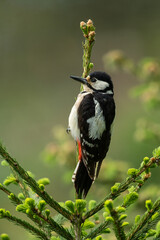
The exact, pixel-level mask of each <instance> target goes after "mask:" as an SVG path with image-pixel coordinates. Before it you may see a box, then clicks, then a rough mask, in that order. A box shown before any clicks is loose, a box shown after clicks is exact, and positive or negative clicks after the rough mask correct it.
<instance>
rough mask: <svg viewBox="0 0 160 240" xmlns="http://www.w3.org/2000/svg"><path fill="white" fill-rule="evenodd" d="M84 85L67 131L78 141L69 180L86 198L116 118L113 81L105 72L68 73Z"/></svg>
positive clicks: (70, 117) (106, 149)
mask: <svg viewBox="0 0 160 240" xmlns="http://www.w3.org/2000/svg"><path fill="white" fill-rule="evenodd" d="M71 78H73V79H74V80H77V81H79V82H81V83H82V84H83V88H84V91H82V92H80V94H79V95H78V97H77V100H76V102H75V104H74V105H73V107H72V110H71V113H70V115H69V130H70V132H71V135H72V136H73V138H74V139H75V141H76V142H77V143H78V148H79V161H78V164H77V166H76V169H75V171H74V174H73V177H72V181H73V182H74V184H75V189H76V192H77V194H78V196H79V197H81V196H82V195H83V197H86V195H87V193H88V191H89V189H90V187H91V185H92V183H93V182H94V180H95V179H96V178H97V177H98V174H99V170H100V167H101V164H102V161H103V159H104V158H105V156H106V154H107V152H108V148H109V144H110V140H111V125H112V122H113V120H114V117H115V103H114V99H113V95H114V92H113V84H112V81H111V78H110V76H109V75H108V74H106V73H105V72H93V73H91V74H89V75H88V77H86V78H81V77H75V76H71Z"/></svg>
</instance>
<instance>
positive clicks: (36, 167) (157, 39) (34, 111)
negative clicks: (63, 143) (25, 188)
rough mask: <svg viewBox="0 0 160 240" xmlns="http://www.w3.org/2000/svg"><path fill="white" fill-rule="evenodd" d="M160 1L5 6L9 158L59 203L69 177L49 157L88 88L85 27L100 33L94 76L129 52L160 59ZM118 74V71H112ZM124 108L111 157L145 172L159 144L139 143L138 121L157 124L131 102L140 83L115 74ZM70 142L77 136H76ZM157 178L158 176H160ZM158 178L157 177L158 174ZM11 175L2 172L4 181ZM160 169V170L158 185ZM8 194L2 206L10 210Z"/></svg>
mask: <svg viewBox="0 0 160 240" xmlns="http://www.w3.org/2000/svg"><path fill="white" fill-rule="evenodd" d="M159 9H160V1H158V0H155V1H151V0H141V1H138V0H135V1H129V0H123V1H115V0H112V1H111V0H110V1H109V0H99V1H96V0H85V1H84V0H81V1H75V0H67V1H65V0H45V1H44V0H34V1H33V0H26V1H25V0H10V1H9V0H1V1H0V139H1V141H2V143H3V144H4V145H5V146H7V149H8V150H9V152H10V153H11V154H12V156H14V157H15V158H16V159H17V160H18V161H19V162H20V164H21V165H22V166H23V167H24V168H25V169H26V170H30V171H31V172H33V173H34V174H35V176H36V178H37V179H38V178H40V177H44V176H47V177H49V178H50V180H51V184H50V186H49V187H48V190H49V192H50V194H51V195H53V196H54V198H55V199H56V200H58V201H65V200H67V199H69V198H73V196H71V194H70V191H68V187H69V188H70V189H71V188H72V184H70V186H67V185H64V183H63V180H62V178H61V176H62V175H63V172H64V169H63V168H62V169H61V168H60V167H58V168H49V167H48V166H47V165H45V164H44V162H43V161H42V158H41V152H42V151H43V149H44V148H45V146H46V145H47V143H48V142H50V141H51V140H52V133H51V131H52V128H53V127H54V126H56V125H59V124H60V125H62V126H64V127H65V128H67V126H68V115H69V112H70V109H71V107H72V105H73V103H74V100H75V97H76V95H77V93H78V91H79V88H80V86H79V85H78V84H77V83H75V82H74V81H72V80H71V79H70V78H69V76H70V75H71V74H74V75H81V73H82V47H81V42H82V40H83V37H82V33H81V30H80V29H79V23H80V21H82V20H84V21H87V20H88V19H89V18H91V19H92V20H93V22H94V24H95V26H96V43H95V46H94V48H93V52H92V61H93V62H94V66H95V67H94V70H102V71H103V70H105V71H107V69H104V65H103V61H102V58H103V55H104V54H105V53H106V52H107V51H110V50H112V49H121V50H123V51H124V52H125V53H126V54H127V55H128V56H130V57H131V58H133V59H134V60H135V61H136V60H139V59H140V58H142V57H145V56H151V57H157V58H159V57H160V48H159V43H160V32H159V26H160V15H159ZM109 73H110V72H109ZM112 79H113V82H114V89H115V101H116V106H117V111H116V119H115V122H114V130H113V136H112V143H111V146H110V151H109V153H108V156H109V157H112V158H113V159H121V160H124V161H126V162H128V165H129V167H138V165H139V162H140V161H141V160H142V158H143V157H144V156H145V155H149V156H151V152H152V150H153V148H154V147H156V146H155V145H154V144H151V143H149V144H147V143H141V144H139V143H137V142H136V141H135V140H134V138H133V134H134V131H135V122H136V119H137V118H139V117H141V116H143V117H145V116H146V117H149V113H147V112H145V111H144V110H143V108H142V106H141V104H140V102H139V101H138V100H135V99H132V98H131V97H130V96H129V90H130V89H131V88H132V87H133V86H135V85H137V80H136V79H135V78H134V77H130V78H128V76H127V75H126V74H124V73H118V74H116V73H114V74H112ZM68 138H69V139H70V137H69V136H68ZM156 171H157V172H156ZM156 173H157V175H156ZM6 174H8V169H7V168H2V167H1V166H0V182H3V180H4V178H5V176H6ZM157 180H158V170H155V171H154V181H157ZM8 204H9V200H7V201H6V196H5V195H4V194H3V193H1V192H0V207H4V208H7V209H8V208H9V209H12V208H10V207H9V206H8ZM2 232H7V233H9V235H10V236H11V239H12V240H20V239H22V236H23V239H27V234H26V233H25V235H24V231H23V230H21V229H20V228H18V227H15V226H13V225H12V224H9V223H8V222H5V221H4V220H3V221H0V233H2Z"/></svg>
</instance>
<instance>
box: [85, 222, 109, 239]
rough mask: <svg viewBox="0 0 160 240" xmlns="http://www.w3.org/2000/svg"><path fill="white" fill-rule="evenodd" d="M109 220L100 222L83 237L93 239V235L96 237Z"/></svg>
mask: <svg viewBox="0 0 160 240" xmlns="http://www.w3.org/2000/svg"><path fill="white" fill-rule="evenodd" d="M109 223H110V222H109V221H105V222H103V223H102V224H100V225H99V226H98V227H96V228H95V229H94V230H93V231H91V232H90V233H89V234H88V235H87V236H86V237H85V239H88V238H90V239H93V238H95V237H97V236H98V235H100V234H101V233H102V231H103V230H104V229H106V227H107V226H108V225H109Z"/></svg>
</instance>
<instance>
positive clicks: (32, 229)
mask: <svg viewBox="0 0 160 240" xmlns="http://www.w3.org/2000/svg"><path fill="white" fill-rule="evenodd" d="M0 210H1V211H0V218H3V219H7V220H9V221H10V222H13V223H14V224H16V225H18V226H21V227H23V228H24V229H26V230H27V231H29V232H31V233H32V234H33V235H36V236H37V237H38V238H40V239H42V240H49V239H50V238H48V236H47V235H46V234H45V233H44V232H43V231H41V230H39V229H38V228H36V227H34V226H32V225H31V224H30V223H28V222H26V221H24V220H21V219H19V218H17V217H15V216H13V215H11V214H10V212H9V211H5V210H3V209H0Z"/></svg>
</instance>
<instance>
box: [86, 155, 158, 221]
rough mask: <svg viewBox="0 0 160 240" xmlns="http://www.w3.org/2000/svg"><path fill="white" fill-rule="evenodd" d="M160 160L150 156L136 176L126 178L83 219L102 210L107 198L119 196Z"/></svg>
mask: <svg viewBox="0 0 160 240" xmlns="http://www.w3.org/2000/svg"><path fill="white" fill-rule="evenodd" d="M158 161H160V159H159V158H158V159H157V158H154V157H152V158H150V160H149V162H148V163H147V164H145V165H144V166H142V167H140V168H139V170H138V172H137V174H135V175H134V176H131V177H129V178H127V179H126V180H125V182H123V183H121V185H120V186H119V188H118V190H117V191H116V192H115V193H110V194H109V195H108V196H106V197H105V198H104V199H103V200H102V201H101V202H100V203H99V204H97V206H96V207H95V208H93V209H92V210H90V211H88V212H87V213H86V214H85V216H84V217H83V219H84V220H85V219H87V218H89V217H91V216H92V215H94V214H95V213H97V212H98V211H100V210H101V209H102V208H103V207H104V203H105V201H106V200H108V199H112V200H114V199H115V198H117V197H118V196H119V195H120V194H121V193H122V192H124V191H125V190H127V189H128V188H129V186H130V184H131V183H133V182H135V180H136V179H137V178H138V177H139V176H140V175H141V174H142V173H143V172H145V171H146V169H147V168H150V167H151V166H152V164H154V163H156V162H158Z"/></svg>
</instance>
